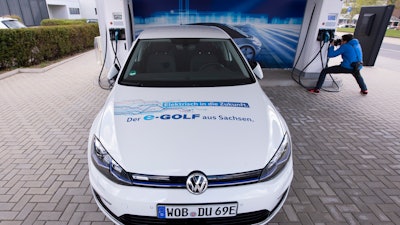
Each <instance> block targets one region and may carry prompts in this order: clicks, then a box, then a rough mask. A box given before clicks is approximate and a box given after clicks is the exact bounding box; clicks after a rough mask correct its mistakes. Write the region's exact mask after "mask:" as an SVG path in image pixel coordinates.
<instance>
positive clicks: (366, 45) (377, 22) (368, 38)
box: [354, 5, 394, 66]
mask: <svg viewBox="0 0 400 225" xmlns="http://www.w3.org/2000/svg"><path fill="white" fill-rule="evenodd" d="M393 10H394V5H388V6H370V7H362V8H361V12H360V16H359V17H358V21H357V25H356V29H355V31H354V37H355V38H357V39H358V40H359V42H360V44H361V47H362V50H363V64H364V66H373V65H374V64H375V61H376V57H377V56H378V53H379V49H380V48H381V45H382V41H383V38H384V37H385V33H386V29H387V26H388V24H389V21H390V17H391V16H392V13H393Z"/></svg>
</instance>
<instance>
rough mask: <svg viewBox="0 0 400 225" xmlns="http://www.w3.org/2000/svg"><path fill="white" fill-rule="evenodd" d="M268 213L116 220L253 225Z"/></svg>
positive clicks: (143, 224) (164, 224) (124, 220)
mask: <svg viewBox="0 0 400 225" xmlns="http://www.w3.org/2000/svg"><path fill="white" fill-rule="evenodd" d="M269 215H270V212H269V211H267V210H261V211H257V212H250V213H242V214H238V215H236V216H234V217H224V218H202V219H159V218H157V217H149V216H134V215H123V216H121V217H119V218H116V219H118V220H119V221H120V222H121V223H123V224H126V225H139V224H140V225H147V224H160V225H161V224H162V225H169V224H176V225H184V224H190V225H197V224H230V225H243V224H254V223H258V222H261V221H263V220H265V219H267V218H268V216H269Z"/></svg>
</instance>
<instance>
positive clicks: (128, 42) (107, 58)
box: [96, 0, 134, 71]
mask: <svg viewBox="0 0 400 225" xmlns="http://www.w3.org/2000/svg"><path fill="white" fill-rule="evenodd" d="M96 7H97V11H98V20H99V30H100V36H101V46H102V48H101V49H102V51H103V57H104V63H103V66H104V69H105V70H106V71H108V70H109V69H110V68H111V67H112V66H113V65H114V64H117V65H119V66H121V64H123V63H124V62H125V60H126V57H127V55H128V52H129V49H130V47H131V46H132V42H133V39H134V36H133V35H134V32H133V28H134V22H133V2H132V0H130V1H128V0H113V1H109V0H96Z"/></svg>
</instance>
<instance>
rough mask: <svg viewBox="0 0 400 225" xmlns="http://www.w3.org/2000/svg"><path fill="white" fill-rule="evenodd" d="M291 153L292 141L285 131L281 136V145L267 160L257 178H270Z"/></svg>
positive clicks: (283, 164) (263, 179) (284, 163)
mask: <svg viewBox="0 0 400 225" xmlns="http://www.w3.org/2000/svg"><path fill="white" fill-rule="evenodd" d="M291 154H292V143H291V139H290V135H289V133H286V134H285V136H284V137H283V140H282V142H281V145H280V146H279V148H278V150H277V151H276V152H275V154H274V157H272V159H271V160H270V161H269V162H268V164H267V165H266V166H265V167H264V169H263V171H262V173H261V175H260V178H259V180H260V181H261V182H262V181H267V180H270V179H272V178H273V177H274V176H275V175H277V174H278V173H279V172H280V171H281V170H282V169H283V168H284V167H285V165H286V163H287V162H288V161H289V159H290V156H291Z"/></svg>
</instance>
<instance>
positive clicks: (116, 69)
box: [107, 64, 121, 81]
mask: <svg viewBox="0 0 400 225" xmlns="http://www.w3.org/2000/svg"><path fill="white" fill-rule="evenodd" d="M120 70H121V69H120V68H119V66H118V65H117V64H114V66H112V67H111V68H110V70H109V71H108V74H107V79H108V80H110V81H114V80H115V79H116V78H117V76H118V73H119V71H120Z"/></svg>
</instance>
